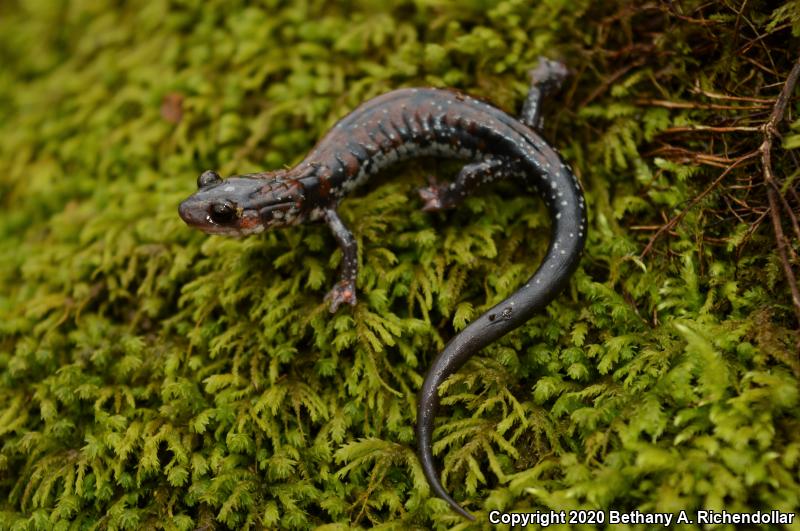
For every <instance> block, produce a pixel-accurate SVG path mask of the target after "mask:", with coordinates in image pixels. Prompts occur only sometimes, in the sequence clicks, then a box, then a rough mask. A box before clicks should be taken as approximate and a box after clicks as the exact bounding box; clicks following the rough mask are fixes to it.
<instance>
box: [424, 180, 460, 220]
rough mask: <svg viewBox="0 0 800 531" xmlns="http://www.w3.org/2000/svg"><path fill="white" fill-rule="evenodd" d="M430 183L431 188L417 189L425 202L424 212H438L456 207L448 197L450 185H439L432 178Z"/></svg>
mask: <svg viewBox="0 0 800 531" xmlns="http://www.w3.org/2000/svg"><path fill="white" fill-rule="evenodd" d="M428 183H429V186H426V187H425V188H418V189H417V193H418V194H419V197H420V198H421V199H422V202H423V205H422V210H423V211H425V212H438V211H440V210H445V209H448V208H452V207H454V206H455V205H454V204H453V202H452V201H450V200H449V198H448V197H447V196H448V193H447V191H448V187H449V185H446V184H443V185H442V184H437V183H436V181H435V180H434V179H433V178H432V177H429V178H428Z"/></svg>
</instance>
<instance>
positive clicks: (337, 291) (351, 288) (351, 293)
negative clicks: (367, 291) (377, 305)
mask: <svg viewBox="0 0 800 531" xmlns="http://www.w3.org/2000/svg"><path fill="white" fill-rule="evenodd" d="M325 301H326V302H328V304H329V305H330V311H331V313H335V312H336V310H338V309H339V306H341V305H342V304H344V303H347V304H349V305H350V306H355V305H356V283H355V282H354V281H352V280H340V281H339V282H337V283H336V284H335V285H334V286H333V289H332V290H330V291H329V292H328V294H327V295H325Z"/></svg>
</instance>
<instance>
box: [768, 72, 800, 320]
mask: <svg viewBox="0 0 800 531" xmlns="http://www.w3.org/2000/svg"><path fill="white" fill-rule="evenodd" d="M799 77H800V57H798V59H797V60H796V61H795V63H794V66H793V67H792V70H791V71H790V72H789V77H787V78H786V82H785V83H784V84H783V88H782V89H781V92H780V94H779V95H778V98H777V99H776V100H775V107H774V108H773V109H772V113H771V114H770V116H769V119H768V120H767V122H766V123H765V124H764V126H763V128H762V131H763V134H764V141H763V142H762V143H761V146H760V147H759V148H758V151H759V153H761V165H762V167H763V171H764V182H765V184H766V185H767V200H768V201H769V210H770V218H771V219H772V229H773V230H774V232H775V240H776V243H777V249H778V257H779V258H780V260H781V265H782V266H783V273H784V275H785V276H786V282H787V283H788V284H789V291H790V293H791V295H792V304H793V305H794V312H795V314H796V315H797V321H798V323H800V290H798V288H797V278H796V277H795V275H794V272H793V271H792V265H791V263H790V262H789V257H788V253H787V249H791V247H790V245H789V241H788V239H787V238H786V235H785V234H784V233H783V224H782V219H781V208H782V207H783V208H784V209H785V210H786V211H787V213H788V215H789V216H790V218H791V219H792V226H793V227H796V226H797V218H796V217H795V215H794V212H793V211H792V209H791V208H787V207H788V206H789V205H788V203H786V202H785V201H783V197H782V195H781V193H780V189H779V188H778V186H777V184H776V183H775V175H774V173H773V171H772V143H773V141H774V140H775V137H778V136H779V134H778V125H779V124H780V123H781V122H782V121H783V118H784V115H785V114H786V106H787V104H788V103H789V98H790V97H791V95H792V92H794V88H795V86H796V85H797V80H798V78H799ZM779 196H780V197H781V200H779V199H778V197H779ZM795 230H796V229H795Z"/></svg>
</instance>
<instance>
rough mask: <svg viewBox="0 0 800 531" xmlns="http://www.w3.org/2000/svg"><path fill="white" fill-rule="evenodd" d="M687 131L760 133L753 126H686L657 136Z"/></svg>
mask: <svg viewBox="0 0 800 531" xmlns="http://www.w3.org/2000/svg"><path fill="white" fill-rule="evenodd" d="M688 131H709V132H712V133H740V132H742V133H754V132H756V131H761V128H760V127H758V126H755V125H731V126H713V125H686V126H681V127H669V128H667V129H664V130H663V131H660V132H659V134H672V133H686V132H688Z"/></svg>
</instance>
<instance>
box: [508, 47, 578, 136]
mask: <svg viewBox="0 0 800 531" xmlns="http://www.w3.org/2000/svg"><path fill="white" fill-rule="evenodd" d="M528 75H529V76H530V78H531V88H530V90H529V91H528V97H527V98H526V99H525V104H524V105H523V106H522V114H521V116H520V117H519V121H520V122H522V123H524V124H525V125H527V126H528V127H530V128H531V129H534V130H537V131H539V130H541V128H542V113H541V100H542V98H543V97H544V96H547V95H548V94H552V93H553V92H555V91H557V90H558V89H560V88H561V85H562V84H563V83H564V80H565V79H566V78H567V76H568V75H569V71H568V70H567V67H566V66H564V65H563V64H562V63H559V62H558V61H551V60H550V59H547V58H546V57H540V58H539V66H537V67H536V68H534V69H533V70H531V71H530V72H528Z"/></svg>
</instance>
